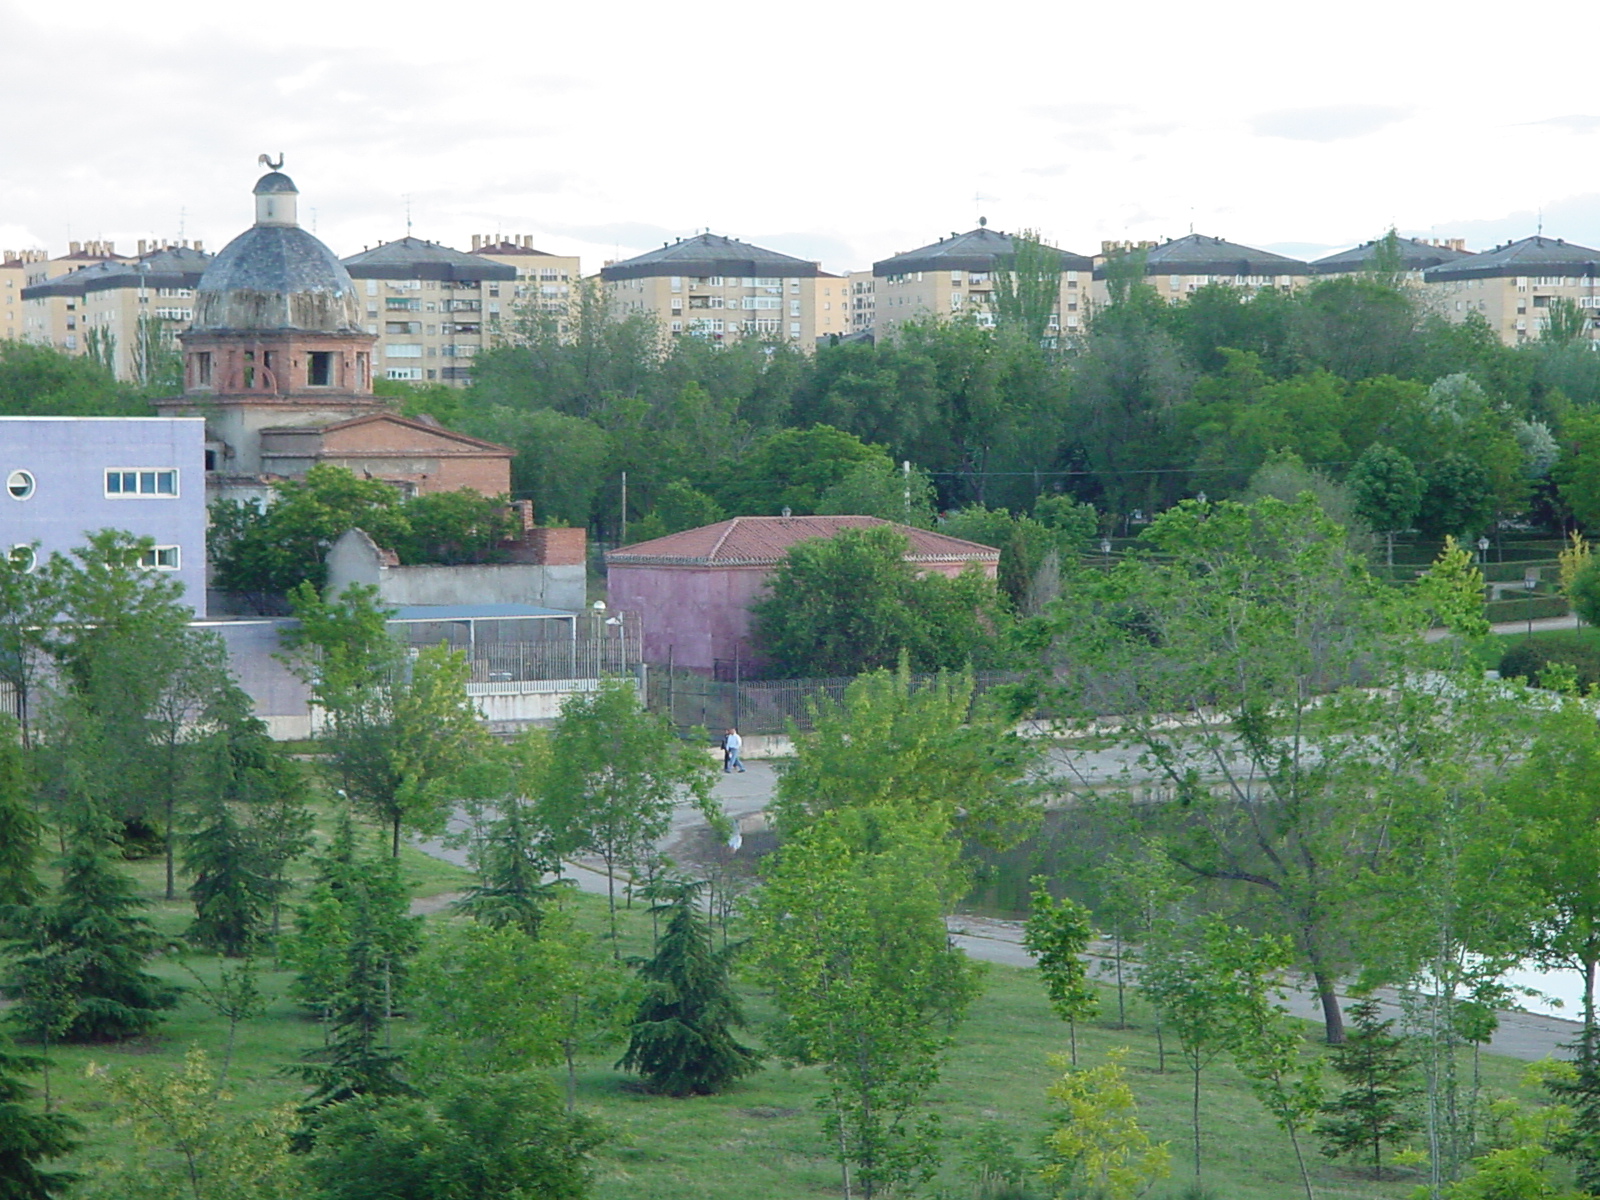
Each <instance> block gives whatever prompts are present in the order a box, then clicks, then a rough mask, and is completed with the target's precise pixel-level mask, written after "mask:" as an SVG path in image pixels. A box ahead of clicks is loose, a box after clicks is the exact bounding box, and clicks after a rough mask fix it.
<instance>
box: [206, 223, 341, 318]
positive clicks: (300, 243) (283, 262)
mask: <svg viewBox="0 0 1600 1200" xmlns="http://www.w3.org/2000/svg"><path fill="white" fill-rule="evenodd" d="M360 322H361V308H360V302H359V301H358V299H357V298H356V286H355V284H354V283H352V282H351V281H350V274H349V272H347V271H346V270H345V269H344V267H343V265H342V264H341V263H340V262H339V260H338V259H337V258H335V257H334V254H333V251H332V250H329V249H328V247H326V246H325V245H323V244H322V242H320V241H319V240H318V239H317V238H316V237H315V236H314V235H313V234H310V233H307V232H306V231H305V230H304V229H301V228H300V227H299V226H297V225H252V226H251V227H250V228H249V229H246V230H245V231H244V232H243V233H241V234H240V235H239V236H238V237H236V238H234V239H233V241H231V242H229V243H228V244H227V245H226V246H224V247H223V248H222V251H221V252H220V253H219V254H218V255H217V256H216V257H215V258H214V259H212V260H211V265H210V266H208V267H207V268H206V271H205V274H204V275H202V276H201V277H200V282H199V284H198V285H197V286H196V288H195V314H194V325H193V327H192V328H193V329H194V330H207V329H211V330H219V331H226V330H239V331H252V330H279V329H301V330H307V331H312V332H319V333H338V332H346V331H349V332H359V331H360V329H361V324H360Z"/></svg>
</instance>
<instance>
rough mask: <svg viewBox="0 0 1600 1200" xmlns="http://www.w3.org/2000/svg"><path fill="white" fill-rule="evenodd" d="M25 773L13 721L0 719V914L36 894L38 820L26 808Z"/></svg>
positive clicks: (24, 763)
mask: <svg viewBox="0 0 1600 1200" xmlns="http://www.w3.org/2000/svg"><path fill="white" fill-rule="evenodd" d="M30 790H31V789H30V788H29V785H28V771H27V765H26V761H25V759H24V758H23V751H22V747H21V745H19V744H18V742H17V729H16V722H14V721H12V720H11V718H9V717H0V914H3V913H4V911H5V908H6V906H7V905H11V904H27V903H28V902H29V901H30V900H32V899H33V898H34V897H35V896H36V895H38V893H39V879H38V876H36V875H35V874H34V871H33V866H34V863H35V862H36V861H37V859H38V857H39V819H38V817H36V816H34V814H33V810H32V808H30V807H29V804H28V799H29V792H30Z"/></svg>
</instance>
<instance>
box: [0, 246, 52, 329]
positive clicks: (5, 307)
mask: <svg viewBox="0 0 1600 1200" xmlns="http://www.w3.org/2000/svg"><path fill="white" fill-rule="evenodd" d="M49 257H50V255H49V254H48V253H47V252H45V251H43V250H0V341H15V342H20V341H22V340H23V335H24V332H25V330H26V322H25V320H24V318H23V312H24V309H25V307H26V306H25V305H24V303H23V300H22V289H23V288H25V287H27V286H28V268H29V267H31V266H33V265H35V264H37V263H42V262H46V261H48V260H49Z"/></svg>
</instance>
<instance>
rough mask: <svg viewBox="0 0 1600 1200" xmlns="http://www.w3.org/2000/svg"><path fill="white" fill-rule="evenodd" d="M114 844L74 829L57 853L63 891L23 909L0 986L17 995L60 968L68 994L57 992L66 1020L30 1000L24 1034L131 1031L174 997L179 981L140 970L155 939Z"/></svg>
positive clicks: (105, 1036)
mask: <svg viewBox="0 0 1600 1200" xmlns="http://www.w3.org/2000/svg"><path fill="white" fill-rule="evenodd" d="M113 847H114V843H113V842H112V841H111V840H110V839H109V838H107V837H106V836H105V834H104V833H102V832H99V831H95V830H80V831H79V832H78V833H77V834H76V835H75V836H74V838H73V840H72V842H71V843H70V844H69V845H68V847H67V854H66V857H65V858H64V859H63V860H62V880H61V890H60V891H59V892H58V893H57V894H56V896H55V898H54V899H53V900H52V901H51V902H49V903H48V904H41V905H36V906H34V907H33V908H30V909H26V910H24V912H23V915H22V918H21V919H20V921H19V922H18V924H19V925H20V928H19V929H18V930H17V931H16V933H17V937H16V941H15V943H14V945H13V962H12V968H11V970H10V972H9V973H8V974H7V976H6V980H5V984H4V988H3V989H0V990H3V991H4V994H5V995H6V996H8V997H10V998H13V999H16V998H22V997H23V996H24V995H25V994H26V993H28V992H29V990H30V988H31V987H33V986H34V985H37V984H40V983H42V982H43V981H45V980H48V979H50V978H52V977H59V976H60V975H61V974H62V973H63V972H66V973H68V974H70V976H71V978H72V979H73V987H72V989H71V991H70V993H68V992H67V991H66V990H65V989H62V995H61V1005H62V1006H65V1005H68V1004H70V1005H71V1007H72V1010H73V1011H72V1014H71V1020H70V1021H65V1020H63V1021H61V1022H59V1023H58V1022H56V1021H55V1020H53V1019H52V1018H51V1017H50V1016H49V1015H48V1014H46V1013H43V1012H38V1011H37V1010H38V1007H39V1006H38V1005H37V1004H35V1005H33V1006H32V1008H33V1009H34V1010H35V1011H36V1013H37V1019H35V1020H31V1021H25V1022H24V1028H26V1029H27V1031H28V1032H29V1033H30V1034H33V1035H35V1036H40V1037H44V1036H48V1035H49V1033H50V1028H49V1027H50V1026H51V1025H56V1026H57V1027H58V1028H59V1029H60V1030H61V1035H62V1036H63V1037H64V1039H65V1040H67V1041H79V1042H88V1041H117V1040H121V1039H123V1038H130V1037H136V1036H137V1035H139V1034H142V1033H146V1032H148V1031H149V1030H150V1029H151V1028H152V1027H153V1026H154V1025H155V1024H156V1022H157V1021H159V1020H160V1019H161V1012H162V1011H163V1010H164V1009H169V1008H172V1007H173V1006H174V1005H176V1004H177V1002H178V989H177V988H175V987H173V986H171V985H170V984H167V983H165V982H163V981H162V980H160V979H157V978H156V977H155V976H154V975H151V974H149V973H148V972H147V971H145V970H144V960H145V959H147V958H148V957H149V956H150V955H152V954H154V953H155V952H156V951H157V950H158V949H159V948H160V946H161V938H160V937H159V936H158V935H157V933H156V931H155V930H154V929H153V928H152V927H151V925H150V922H149V921H147V920H146V919H145V918H144V917H142V916H140V915H138V910H139V909H141V908H143V907H145V902H144V901H143V900H141V899H139V898H138V896H136V895H135V894H134V889H133V882H132V880H130V879H129V878H128V876H127V875H125V874H123V873H122V872H121V871H119V870H118V869H117V867H116V863H115V860H114V859H113V857H112V850H113ZM35 999H36V1000H37V996H36V997H35Z"/></svg>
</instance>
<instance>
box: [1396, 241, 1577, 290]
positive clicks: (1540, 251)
mask: <svg viewBox="0 0 1600 1200" xmlns="http://www.w3.org/2000/svg"><path fill="white" fill-rule="evenodd" d="M1520 275H1569V276H1589V277H1594V276H1596V275H1600V250H1591V249H1589V247H1587V246H1580V245H1578V244H1577V243H1576V242H1569V241H1566V240H1565V239H1563V238H1547V237H1529V238H1523V239H1522V240H1521V241H1520V242H1507V243H1506V244H1505V245H1504V246H1496V247H1495V248H1494V249H1493V250H1485V251H1484V252H1483V253H1482V254H1474V255H1471V256H1469V257H1467V258H1463V259H1460V260H1458V261H1456V262H1452V263H1446V264H1445V265H1443V266H1439V267H1435V268H1433V270H1431V271H1428V272H1427V273H1426V274H1424V275H1423V277H1422V278H1423V279H1424V280H1425V281H1427V282H1428V283H1446V282H1449V281H1451V280H1457V279H1497V278H1505V277H1508V276H1520Z"/></svg>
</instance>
